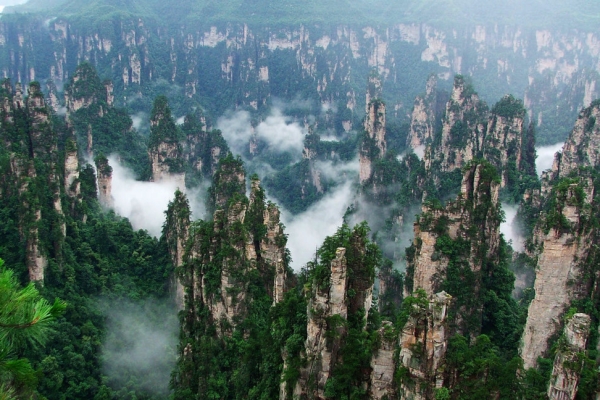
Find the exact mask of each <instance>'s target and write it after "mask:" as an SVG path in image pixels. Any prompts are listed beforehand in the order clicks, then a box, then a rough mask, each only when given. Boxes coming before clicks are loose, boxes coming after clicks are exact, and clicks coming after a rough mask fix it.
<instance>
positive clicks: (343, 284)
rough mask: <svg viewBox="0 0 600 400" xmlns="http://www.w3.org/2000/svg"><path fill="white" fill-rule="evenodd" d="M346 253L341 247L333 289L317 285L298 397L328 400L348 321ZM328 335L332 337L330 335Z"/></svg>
mask: <svg viewBox="0 0 600 400" xmlns="http://www.w3.org/2000/svg"><path fill="white" fill-rule="evenodd" d="M345 256H346V249H345V248H343V247H340V248H338V249H337V250H336V252H335V258H334V259H333V260H332V261H331V277H330V285H329V286H328V287H322V286H321V285H320V283H319V282H316V281H315V282H313V285H312V293H311V297H310V300H309V302H308V322H307V326H306V333H307V337H306V343H305V344H304V349H305V360H306V361H305V365H306V367H304V368H302V369H301V371H300V378H299V379H298V382H297V383H296V387H295V389H294V396H309V397H313V398H314V397H316V398H324V390H325V384H326V383H327V380H328V379H329V377H330V374H331V372H332V370H333V367H334V365H335V363H336V362H337V356H338V352H337V351H338V350H339V348H340V344H341V339H342V336H343V334H344V332H345V324H344V321H345V320H346V319H347V318H348V307H347V304H346V296H347V290H348V271H347V263H346V257H345ZM328 331H331V332H332V333H331V334H329V335H328Z"/></svg>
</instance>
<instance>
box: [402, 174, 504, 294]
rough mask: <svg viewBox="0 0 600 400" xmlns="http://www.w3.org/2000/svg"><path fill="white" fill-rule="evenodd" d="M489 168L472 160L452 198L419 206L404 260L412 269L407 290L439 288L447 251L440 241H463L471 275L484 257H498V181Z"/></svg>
mask: <svg viewBox="0 0 600 400" xmlns="http://www.w3.org/2000/svg"><path fill="white" fill-rule="evenodd" d="M493 170H494V168H493V167H492V166H490V165H489V164H477V163H473V164H472V165H471V166H470V167H469V168H468V169H466V171H465V173H464V175H463V179H462V184H461V190H460V194H459V195H458V198H457V200H456V201H454V202H450V203H448V204H447V205H446V206H445V207H440V205H438V204H436V203H425V204H424V205H423V208H422V214H421V215H420V216H419V218H418V220H417V221H416V222H415V224H414V231H415V239H414V242H413V246H412V249H413V250H414V253H411V256H410V257H409V260H408V262H409V267H408V268H409V270H410V271H412V286H410V285H409V286H408V287H407V289H408V290H409V291H410V290H416V289H423V290H425V293H427V294H428V295H431V294H434V293H436V292H438V291H440V290H441V284H442V282H443V280H444V279H445V276H446V273H447V271H446V270H447V267H448V254H445V252H444V249H443V248H442V247H441V244H440V242H439V241H440V240H442V241H443V240H450V241H461V242H464V243H465V246H468V247H467V249H468V251H465V252H464V254H463V255H462V258H463V260H464V262H466V263H467V264H468V266H469V268H470V270H471V271H472V272H473V273H475V274H479V273H480V271H481V268H482V265H483V263H484V261H485V260H495V259H497V258H498V254H497V252H498V245H499V243H500V232H499V227H500V218H499V216H498V212H499V207H500V204H499V202H498V193H499V184H498V182H496V181H495V179H494V173H493ZM473 227H476V229H475V228H473ZM482 251H483V252H482ZM407 294H408V293H407Z"/></svg>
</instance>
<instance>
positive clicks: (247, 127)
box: [217, 108, 306, 158]
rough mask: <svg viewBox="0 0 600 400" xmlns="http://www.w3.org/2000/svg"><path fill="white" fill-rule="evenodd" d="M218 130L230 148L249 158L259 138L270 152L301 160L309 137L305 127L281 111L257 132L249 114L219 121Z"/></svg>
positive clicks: (233, 114) (243, 113)
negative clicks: (249, 148) (251, 147)
mask: <svg viewBox="0 0 600 400" xmlns="http://www.w3.org/2000/svg"><path fill="white" fill-rule="evenodd" d="M217 128H218V129H220V130H221V131H222V132H223V136H224V137H225V140H227V143H228V144H229V147H231V149H232V150H233V152H234V153H237V154H246V152H247V150H248V146H249V142H250V139H251V138H252V136H253V135H256V138H257V139H258V140H261V141H263V142H265V143H266V145H267V147H268V150H269V151H272V152H275V153H285V152H289V153H291V154H292V155H293V156H295V157H297V158H300V156H301V154H302V149H303V148H304V136H305V135H306V130H305V129H304V128H303V127H301V126H300V125H299V124H298V123H297V122H295V121H292V119H291V118H289V117H287V116H285V115H283V114H282V112H281V110H280V109H278V108H274V109H273V110H272V111H271V115H269V116H268V117H267V118H266V119H265V120H264V121H262V122H261V123H259V124H258V126H256V128H253V127H252V119H251V116H250V113H249V112H247V111H237V112H234V113H229V114H227V115H225V116H223V117H221V118H219V119H218V120H217Z"/></svg>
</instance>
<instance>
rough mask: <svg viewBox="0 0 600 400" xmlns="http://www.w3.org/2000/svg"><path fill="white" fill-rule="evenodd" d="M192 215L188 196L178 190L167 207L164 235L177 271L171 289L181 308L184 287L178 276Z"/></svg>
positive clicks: (182, 305) (172, 279)
mask: <svg viewBox="0 0 600 400" xmlns="http://www.w3.org/2000/svg"><path fill="white" fill-rule="evenodd" d="M190 215H191V211H190V205H189V202H188V200H187V198H186V197H185V195H184V194H183V192H181V191H179V190H177V191H176V192H175V198H174V199H173V201H171V202H169V206H168V207H167V211H166V221H165V227H164V235H165V238H166V240H167V245H168V248H169V255H170V256H171V263H172V264H173V267H174V268H175V271H176V272H175V274H174V275H173V276H172V277H171V291H172V292H173V293H174V295H175V303H176V304H177V307H178V308H179V309H180V310H182V309H183V307H184V287H183V284H182V282H181V280H180V279H179V278H178V273H177V271H178V270H179V269H181V268H182V267H183V257H184V254H185V246H186V244H187V242H188V239H189V230H190V223H191V222H190Z"/></svg>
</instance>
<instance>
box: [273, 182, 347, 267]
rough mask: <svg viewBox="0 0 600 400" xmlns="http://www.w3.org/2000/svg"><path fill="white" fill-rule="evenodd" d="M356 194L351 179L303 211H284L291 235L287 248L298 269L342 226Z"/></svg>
mask: <svg viewBox="0 0 600 400" xmlns="http://www.w3.org/2000/svg"><path fill="white" fill-rule="evenodd" d="M353 193H354V189H353V185H352V182H351V181H347V182H345V183H344V184H342V185H340V186H338V187H336V188H335V189H334V190H333V191H332V192H331V193H329V194H327V195H325V197H323V198H322V199H321V200H320V201H318V202H317V203H315V204H313V205H312V206H310V208H309V209H308V210H306V211H304V212H302V213H300V214H297V215H292V214H291V213H289V212H287V211H286V210H282V221H283V223H284V225H285V226H286V228H285V233H287V234H288V244H287V247H288V249H289V250H290V253H291V255H292V267H293V268H294V269H295V270H296V271H298V270H300V268H302V267H304V266H305V265H306V263H307V262H309V261H311V260H312V259H313V258H314V256H315V251H316V250H317V248H319V247H321V245H322V244H323V240H325V237H327V236H331V235H333V234H334V233H335V232H336V231H337V229H338V228H339V227H340V226H341V225H342V223H343V216H344V213H345V212H346V209H347V208H348V206H349V205H350V203H351V201H352V197H353Z"/></svg>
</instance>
